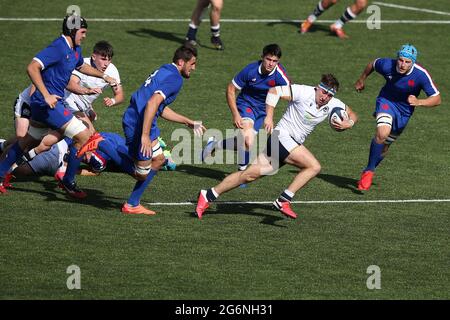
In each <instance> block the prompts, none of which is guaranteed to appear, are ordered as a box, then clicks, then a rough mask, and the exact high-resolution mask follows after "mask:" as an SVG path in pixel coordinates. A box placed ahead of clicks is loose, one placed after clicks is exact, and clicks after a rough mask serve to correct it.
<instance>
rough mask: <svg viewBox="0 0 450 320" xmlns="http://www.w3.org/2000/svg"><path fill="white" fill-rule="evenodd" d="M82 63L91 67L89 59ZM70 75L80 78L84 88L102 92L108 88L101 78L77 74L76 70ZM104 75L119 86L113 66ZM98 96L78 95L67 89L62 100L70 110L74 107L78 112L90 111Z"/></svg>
mask: <svg viewBox="0 0 450 320" xmlns="http://www.w3.org/2000/svg"><path fill="white" fill-rule="evenodd" d="M84 63H87V64H89V65H91V58H84ZM72 74H73V75H76V76H77V77H78V78H80V86H82V87H84V88H102V90H105V89H106V88H108V87H109V83H108V82H106V81H105V80H103V79H102V78H97V77H92V76H88V75H86V74H84V73H81V72H78V71H77V70H74V71H73V72H72ZM105 74H106V75H108V76H110V77H112V78H114V79H116V80H117V83H119V84H120V76H119V71H118V70H117V68H116V66H115V65H114V64H112V63H110V64H109V66H108V67H107V68H106V70H105ZM99 96H100V94H87V95H78V94H75V93H72V92H70V91H68V90H67V89H66V90H65V92H64V100H65V101H66V103H67V104H68V105H69V106H70V107H71V108H70V109H74V107H75V106H76V107H77V109H78V110H80V111H86V110H89V109H91V108H92V103H94V101H95V99H97V98H98V97H99ZM72 111H75V110H72Z"/></svg>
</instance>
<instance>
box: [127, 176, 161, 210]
mask: <svg viewBox="0 0 450 320" xmlns="http://www.w3.org/2000/svg"><path fill="white" fill-rule="evenodd" d="M157 173H158V171H157V170H153V169H152V170H150V172H149V173H148V176H147V179H145V180H144V181H137V182H136V184H135V186H134V189H133V192H131V195H130V198H128V201H127V203H128V204H129V205H132V206H133V207H135V206H137V205H139V202H140V201H141V197H142V194H143V193H144V191H145V189H146V188H147V186H148V185H149V184H150V182H151V181H152V179H153V177H154V176H155V175H156V174H157Z"/></svg>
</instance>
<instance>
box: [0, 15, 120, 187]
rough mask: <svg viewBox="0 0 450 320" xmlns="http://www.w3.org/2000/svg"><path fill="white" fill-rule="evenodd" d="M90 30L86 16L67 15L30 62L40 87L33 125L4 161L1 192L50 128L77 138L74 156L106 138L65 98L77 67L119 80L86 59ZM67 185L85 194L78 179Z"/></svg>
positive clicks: (0, 164)
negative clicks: (6, 179)
mask: <svg viewBox="0 0 450 320" xmlns="http://www.w3.org/2000/svg"><path fill="white" fill-rule="evenodd" d="M86 33H87V22H86V20H85V19H84V18H82V17H80V16H76V15H71V16H66V17H65V18H64V20H63V23H62V35H61V36H60V37H58V38H57V39H56V40H54V41H53V42H52V43H51V44H50V45H49V46H48V47H47V48H45V49H44V50H42V51H41V52H39V53H38V54H37V55H36V56H35V57H34V58H33V60H32V61H31V63H30V64H29V65H28V68H27V72H28V75H29V77H30V79H31V81H32V82H33V84H34V85H35V87H36V90H35V92H34V93H33V94H32V96H31V104H30V108H31V119H30V126H29V129H28V133H27V135H26V136H25V137H24V138H23V139H19V141H18V142H16V143H14V144H13V145H12V147H11V148H10V149H9V150H8V152H7V154H6V155H5V156H4V157H3V160H2V161H1V162H0V192H1V193H4V192H6V190H5V188H4V186H3V185H2V180H3V179H4V177H5V176H6V174H7V172H8V170H9V169H10V168H11V165H12V164H13V163H15V162H16V161H17V160H18V159H20V158H21V157H22V155H23V153H24V150H25V149H26V148H32V147H34V146H36V145H37V144H38V143H39V141H40V140H41V138H42V137H43V136H44V135H46V134H47V132H48V128H51V129H54V130H59V131H60V132H61V133H62V134H63V135H64V136H67V137H69V138H72V139H73V141H74V145H75V147H76V149H77V150H78V154H72V157H73V158H80V157H81V156H82V155H83V154H84V153H85V152H86V151H91V150H94V149H95V148H96V146H97V145H98V142H99V141H100V140H101V139H102V138H101V137H100V136H99V135H98V134H93V135H91V132H90V131H89V130H88V128H87V127H86V126H85V125H84V124H83V123H82V122H81V121H80V120H79V119H77V118H76V117H74V116H73V115H72V113H71V112H70V111H69V110H68V109H67V108H66V107H65V106H64V103H63V101H62V97H64V89H65V88H66V86H67V84H68V83H69V79H70V76H71V75H72V71H73V70H74V69H77V70H78V71H80V72H81V73H84V74H87V75H90V76H94V77H98V78H103V79H104V80H105V81H106V82H108V83H109V84H110V85H111V86H114V85H115V84H116V83H117V82H116V80H115V79H113V78H111V77H109V76H107V75H105V74H104V73H103V72H101V71H99V70H97V69H95V68H94V67H92V66H90V65H88V64H86V63H85V62H84V60H83V56H82V54H81V47H80V45H81V42H82V41H83V40H84V38H85V37H86ZM69 167H75V165H73V166H71V165H70V159H69ZM76 167H78V163H76ZM65 187H66V189H67V191H68V192H70V193H73V194H74V195H76V194H82V191H81V190H79V189H78V187H77V186H76V184H75V182H73V184H70V185H69V184H67V185H65Z"/></svg>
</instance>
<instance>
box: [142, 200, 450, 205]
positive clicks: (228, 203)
mask: <svg viewBox="0 0 450 320" xmlns="http://www.w3.org/2000/svg"><path fill="white" fill-rule="evenodd" d="M272 202H273V201H214V203H216V204H220V205H224V204H225V205H239V204H272ZM430 202H433V203H440V202H450V199H406V200H388V199H386V200H317V201H315V200H312V201H292V202H291V203H292V204H347V203H355V204H367V203H430ZM146 204H148V205H152V206H190V205H194V204H196V203H195V202H194V201H192V202H147V203H146Z"/></svg>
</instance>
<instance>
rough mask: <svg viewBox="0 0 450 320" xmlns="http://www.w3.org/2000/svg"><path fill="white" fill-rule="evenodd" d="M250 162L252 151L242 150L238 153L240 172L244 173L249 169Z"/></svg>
mask: <svg viewBox="0 0 450 320" xmlns="http://www.w3.org/2000/svg"><path fill="white" fill-rule="evenodd" d="M249 162H250V151H247V150H245V149H240V148H239V151H238V166H239V170H241V171H243V170H245V169H246V168H247V166H248V164H249Z"/></svg>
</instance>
